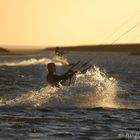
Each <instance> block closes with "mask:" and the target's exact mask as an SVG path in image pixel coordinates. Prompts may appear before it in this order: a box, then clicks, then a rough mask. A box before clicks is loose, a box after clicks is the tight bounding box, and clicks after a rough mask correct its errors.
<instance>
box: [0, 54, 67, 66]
mask: <svg viewBox="0 0 140 140" xmlns="http://www.w3.org/2000/svg"><path fill="white" fill-rule="evenodd" d="M49 62H54V63H56V65H68V64H69V62H68V61H67V59H66V58H64V57H59V56H55V57H53V58H52V59H49V58H41V59H36V58H30V59H28V60H22V61H13V62H0V66H25V65H37V64H41V65H47V64H48V63H49Z"/></svg>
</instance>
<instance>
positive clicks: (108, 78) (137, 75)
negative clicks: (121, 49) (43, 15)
mask: <svg viewBox="0 0 140 140" xmlns="http://www.w3.org/2000/svg"><path fill="white" fill-rule="evenodd" d="M77 61H80V63H79V64H78V65H77V66H76V67H75V68H74V70H78V69H79V68H80V67H81V65H83V64H84V63H85V62H89V63H90V65H92V67H91V68H90V69H89V70H88V71H87V72H86V73H84V74H81V73H77V74H76V76H75V77H74V78H73V79H71V81H67V83H66V84H65V85H64V86H61V88H54V87H49V86H48V85H47V82H46V75H47V64H48V63H49V62H54V63H55V64H56V65H57V68H58V69H57V73H58V74H62V73H64V72H66V71H67V70H68V69H69V68H70V67H71V66H70V65H69V64H73V63H76V62H77ZM3 139H5V140H40V139H41V140H92V139H93V140H128V139H129V140H131V139H132V140H133V139H135V140H140V56H129V55H123V54H121V55H119V54H116V55H115V54H113V55H112V54H95V53H89V54H88V53H85V54H84V53H69V54H67V55H65V56H64V57H58V56H54V54H53V53H44V54H35V55H17V56H16V55H15V56H10V55H9V56H1V57H0V140H3Z"/></svg>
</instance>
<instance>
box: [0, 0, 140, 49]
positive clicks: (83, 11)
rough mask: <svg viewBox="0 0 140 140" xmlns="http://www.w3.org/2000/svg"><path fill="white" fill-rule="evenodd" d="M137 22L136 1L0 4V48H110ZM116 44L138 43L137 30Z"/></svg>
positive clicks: (14, 0)
mask: <svg viewBox="0 0 140 140" xmlns="http://www.w3.org/2000/svg"><path fill="white" fill-rule="evenodd" d="M138 22H140V1H139V0H0V45H17V46H18V45H32V46H42V47H44V46H50V45H83V44H106V43H109V44H110V43H112V42H113V41H114V40H115V39H116V38H118V37H119V36H120V35H121V34H123V33H124V32H126V31H127V30H129V29H130V28H131V27H133V26H134V25H135V24H137V23H138ZM117 43H140V26H137V27H136V28H135V29H134V30H133V31H131V32H130V33H129V34H127V35H126V36H124V37H122V38H121V39H120V40H118V42H117Z"/></svg>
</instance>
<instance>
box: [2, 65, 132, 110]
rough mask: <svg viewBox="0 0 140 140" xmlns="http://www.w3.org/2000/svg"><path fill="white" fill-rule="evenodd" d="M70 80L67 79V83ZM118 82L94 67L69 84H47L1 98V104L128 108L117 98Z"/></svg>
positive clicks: (78, 75)
mask: <svg viewBox="0 0 140 140" xmlns="http://www.w3.org/2000/svg"><path fill="white" fill-rule="evenodd" d="M68 83H69V82H68ZM118 89H119V87H118V83H117V80H116V79H114V78H113V77H109V76H107V75H106V74H105V73H103V72H101V71H100V69H99V68H98V67H96V66H94V67H93V68H92V69H91V70H90V71H87V72H86V73H85V74H80V73H79V74H77V75H76V76H75V78H74V79H72V81H71V84H70V85H65V86H62V87H61V88H54V87H50V86H46V87H45V88H41V89H40V90H38V91H30V92H28V93H26V94H24V95H21V96H18V97H16V98H15V99H12V100H4V99H1V102H0V103H1V105H10V106H15V105H17V106H19V105H28V106H34V107H43V106H45V107H46V106H49V107H50V106H51V107H91V108H94V107H108V108H129V106H127V105H123V104H121V103H119V101H118V96H117V95H118Z"/></svg>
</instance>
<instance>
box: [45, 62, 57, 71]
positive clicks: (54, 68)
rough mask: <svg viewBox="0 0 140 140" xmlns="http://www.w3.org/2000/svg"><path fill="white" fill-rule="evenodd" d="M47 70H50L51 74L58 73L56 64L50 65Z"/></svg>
mask: <svg viewBox="0 0 140 140" xmlns="http://www.w3.org/2000/svg"><path fill="white" fill-rule="evenodd" d="M47 68H48V71H49V72H55V71H56V67H55V64H54V63H49V64H48V65H47Z"/></svg>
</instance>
